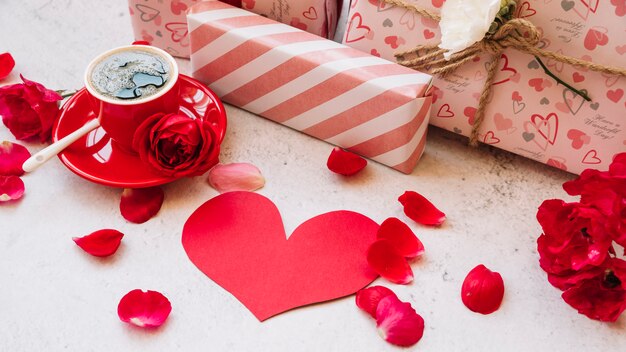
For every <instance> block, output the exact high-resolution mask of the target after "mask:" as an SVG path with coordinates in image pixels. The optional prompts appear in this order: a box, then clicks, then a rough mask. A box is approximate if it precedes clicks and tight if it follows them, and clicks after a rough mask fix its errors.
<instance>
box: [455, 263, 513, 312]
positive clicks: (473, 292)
mask: <svg viewBox="0 0 626 352" xmlns="http://www.w3.org/2000/svg"><path fill="white" fill-rule="evenodd" d="M503 297H504V281H502V276H500V274H498V273H496V272H493V271H491V270H489V269H487V268H486V267H485V266H484V265H482V264H480V265H478V266H477V267H475V268H474V269H472V271H470V272H469V274H467V277H465V280H464V281H463V287H462V288H461V298H462V299H463V304H465V306H466V307H467V308H469V310H471V311H472V312H476V313H481V314H490V313H493V312H495V311H496V310H498V308H500V304H501V303H502V298H503Z"/></svg>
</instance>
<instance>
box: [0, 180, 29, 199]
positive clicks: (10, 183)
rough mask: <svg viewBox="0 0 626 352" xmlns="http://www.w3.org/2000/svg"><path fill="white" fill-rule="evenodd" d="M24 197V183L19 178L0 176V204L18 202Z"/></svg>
mask: <svg viewBox="0 0 626 352" xmlns="http://www.w3.org/2000/svg"><path fill="white" fill-rule="evenodd" d="M23 195H24V182H23V181H22V179H21V178H19V177H17V176H0V203H4V202H8V201H10V200H17V199H20V198H22V196H23Z"/></svg>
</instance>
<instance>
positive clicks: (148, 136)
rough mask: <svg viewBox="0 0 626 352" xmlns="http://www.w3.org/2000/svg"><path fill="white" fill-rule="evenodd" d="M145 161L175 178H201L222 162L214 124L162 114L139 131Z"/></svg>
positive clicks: (137, 147)
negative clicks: (199, 176) (200, 176)
mask: <svg viewBox="0 0 626 352" xmlns="http://www.w3.org/2000/svg"><path fill="white" fill-rule="evenodd" d="M133 147H134V148H135V150H137V151H138V152H139V156H140V158H141V160H143V161H144V162H147V163H148V164H150V165H151V166H152V167H153V168H155V169H156V170H158V171H159V172H161V173H163V174H165V175H167V176H172V177H181V176H198V175H202V174H203V173H205V172H206V171H208V170H209V169H210V168H211V167H213V166H215V164H217V163H218V162H219V150H220V146H219V141H218V139H217V134H216V132H215V131H214V130H213V127H212V125H211V124H210V123H208V122H204V121H203V120H201V119H193V118H190V117H188V116H186V115H178V114H167V115H166V114H163V113H158V114H155V115H152V116H150V117H149V118H147V119H146V120H145V121H144V122H143V123H142V124H141V125H140V126H139V127H138V128H137V131H135V134H134V137H133Z"/></svg>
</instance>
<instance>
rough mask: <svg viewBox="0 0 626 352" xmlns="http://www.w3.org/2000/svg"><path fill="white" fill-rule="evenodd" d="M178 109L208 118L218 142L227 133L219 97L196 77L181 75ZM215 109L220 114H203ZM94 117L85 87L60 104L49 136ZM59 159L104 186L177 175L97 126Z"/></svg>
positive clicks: (154, 181) (152, 182)
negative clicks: (126, 147)
mask: <svg viewBox="0 0 626 352" xmlns="http://www.w3.org/2000/svg"><path fill="white" fill-rule="evenodd" d="M179 79H180V110H179V113H181V114H185V115H187V116H190V117H193V118H201V119H205V118H211V119H213V120H211V121H210V122H211V123H213V124H214V125H215V126H216V127H218V130H219V131H220V134H219V140H220V142H221V141H222V140H223V139H224V135H225V133H226V111H225V109H224V106H223V105H222V103H221V101H220V100H219V98H218V97H217V95H215V93H213V92H212V91H211V90H210V89H209V88H207V87H206V86H205V85H203V84H202V83H200V82H198V81H197V80H195V79H193V78H191V77H188V76H185V75H180V76H179ZM212 109H217V110H218V111H219V112H220V113H219V114H205V113H206V112H207V111H208V110H209V111H210V110H212ZM94 118H96V115H95V114H94V113H93V111H92V110H91V106H90V104H89V100H88V98H87V92H86V90H85V88H83V89H81V90H79V91H78V92H77V93H76V94H75V95H74V96H72V97H71V98H70V99H68V100H67V102H65V104H63V106H62V107H61V113H60V115H59V118H58V119H57V121H56V122H55V124H54V126H53V132H52V139H53V141H55V142H56V141H57V140H59V139H61V138H63V137H65V136H66V135H68V134H70V133H71V132H73V131H75V130H77V129H78V128H79V127H81V126H83V125H84V124H85V123H86V122H87V121H89V120H92V119H94ZM59 159H61V162H62V163H63V164H65V166H67V168H68V169H70V170H71V171H73V172H74V173H75V174H77V175H78V176H80V177H83V178H85V179H87V180H89V181H92V182H95V183H99V184H102V185H105V186H113V187H124V188H141V187H151V186H156V185H161V184H164V183H168V182H172V181H174V180H176V178H172V177H167V176H163V175H161V174H159V173H158V172H156V171H154V169H152V168H151V167H150V166H149V165H148V164H145V163H144V162H142V161H141V160H140V159H139V156H138V155H137V154H133V153H130V152H127V151H125V150H123V149H122V148H121V147H119V146H118V145H117V144H116V143H115V142H112V141H111V138H109V136H108V135H107V134H106V132H105V131H104V130H103V129H102V128H97V129H95V130H93V131H92V132H90V133H89V134H87V135H86V136H84V137H82V138H81V139H79V140H78V141H76V142H74V144H72V145H71V146H69V147H68V148H67V149H65V150H64V151H63V152H62V153H60V154H59Z"/></svg>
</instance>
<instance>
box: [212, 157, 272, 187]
mask: <svg viewBox="0 0 626 352" xmlns="http://www.w3.org/2000/svg"><path fill="white" fill-rule="evenodd" d="M209 184H210V185H211V187H213V188H215V190H217V191H218V192H220V193H225V192H232V191H249V192H252V191H256V190H257V189H259V188H263V186H265V178H264V177H263V175H262V174H261V171H260V170H259V169H258V168H257V167H256V166H254V165H252V164H248V163H232V164H217V165H215V166H214V167H213V168H212V169H211V170H210V171H209Z"/></svg>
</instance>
